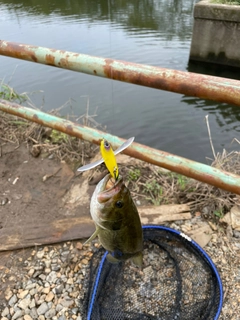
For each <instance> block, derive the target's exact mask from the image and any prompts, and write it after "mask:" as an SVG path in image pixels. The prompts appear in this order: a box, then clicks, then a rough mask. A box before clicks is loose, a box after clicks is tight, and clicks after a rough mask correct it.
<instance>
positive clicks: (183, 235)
mask: <svg viewBox="0 0 240 320" xmlns="http://www.w3.org/2000/svg"><path fill="white" fill-rule="evenodd" d="M142 228H143V229H158V230H164V231H168V232H170V233H174V234H176V235H178V236H180V237H182V238H183V239H185V240H187V241H189V242H190V243H191V244H192V245H193V246H194V247H195V248H196V249H197V250H198V251H199V252H200V253H201V254H202V255H203V256H204V257H205V259H206V260H207V261H208V263H209V265H210V267H211V269H212V271H213V274H214V275H215V276H216V279H217V283H218V286H219V292H220V296H219V305H218V310H217V312H216V315H215V317H214V319H213V320H217V319H218V318H219V316H220V312H221V310H222V305H223V285H222V280H221V277H220V275H219V272H218V270H217V268H216V266H215V264H214V263H213V261H212V259H211V258H210V257H209V255H208V254H207V253H206V251H204V250H203V248H202V247H200V246H199V244H197V243H196V242H195V241H194V240H193V239H191V238H190V237H189V236H187V235H186V234H184V233H183V232H180V231H177V230H174V229H172V228H168V227H163V226H157V225H146V226H142ZM107 254H108V251H106V252H105V253H104V255H103V257H102V259H101V261H100V264H99V267H98V270H97V277H96V280H95V284H94V289H93V293H92V296H91V298H90V306H89V309H88V315H87V320H91V314H92V309H93V305H94V301H95V297H96V292H97V288H98V284H99V279H100V275H101V272H102V268H103V265H104V262H105V260H106V257H107Z"/></svg>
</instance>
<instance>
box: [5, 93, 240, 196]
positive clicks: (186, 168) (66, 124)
mask: <svg viewBox="0 0 240 320" xmlns="http://www.w3.org/2000/svg"><path fill="white" fill-rule="evenodd" d="M0 110H2V111H4V112H7V113H10V114H13V115H16V116H18V117H22V118H24V119H27V120H30V121H34V122H36V123H39V124H41V125H43V126H47V127H50V128H53V129H56V130H59V131H61V132H64V133H67V134H69V135H71V136H74V137H77V138H80V139H83V140H87V141H89V142H91V143H95V144H98V145H99V144H100V142H101V140H102V138H103V137H104V138H105V139H107V140H108V141H109V142H110V143H111V144H112V146H113V148H114V149H116V148H117V147H119V146H120V145H121V144H122V143H123V142H124V141H125V140H123V139H121V138H119V137H116V136H112V135H110V134H109V133H105V132H102V131H99V130H96V129H93V128H89V127H86V126H82V125H79V124H76V123H73V122H71V121H69V120H65V119H61V118H58V117H56V116H53V115H51V114H47V113H44V112H42V111H39V110H34V109H30V108H26V107H23V106H21V105H18V104H16V103H10V102H8V101H5V100H2V99H0ZM123 153H125V154H127V155H129V156H131V157H134V158H137V159H139V160H143V161H146V162H148V163H152V164H154V165H157V166H159V167H162V168H166V169H168V170H171V171H173V172H177V173H180V174H182V175H185V176H187V177H190V178H194V179H196V180H199V181H202V182H205V183H208V184H210V185H213V186H215V187H218V188H221V189H224V190H227V191H230V192H233V193H236V194H239V195H240V177H239V176H237V175H235V174H232V173H229V172H225V171H223V170H220V169H216V168H213V167H210V166H207V165H205V164H202V163H199V162H195V161H192V160H189V159H185V158H182V157H179V156H176V155H173V154H170V153H167V152H164V151H160V150H156V149H153V148H149V147H147V146H145V145H142V144H139V143H135V142H134V143H133V144H132V145H131V146H130V147H128V148H127V149H125V150H124V151H123Z"/></svg>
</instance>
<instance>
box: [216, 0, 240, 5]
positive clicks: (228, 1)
mask: <svg viewBox="0 0 240 320" xmlns="http://www.w3.org/2000/svg"><path fill="white" fill-rule="evenodd" d="M211 2H212V3H219V4H230V5H240V0H235V1H231V0H212V1H211Z"/></svg>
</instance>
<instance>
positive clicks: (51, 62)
mask: <svg viewBox="0 0 240 320" xmlns="http://www.w3.org/2000/svg"><path fill="white" fill-rule="evenodd" d="M46 63H47V64H48V65H51V66H54V65H55V57H54V56H52V55H51V54H46Z"/></svg>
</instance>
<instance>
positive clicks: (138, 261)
mask: <svg viewBox="0 0 240 320" xmlns="http://www.w3.org/2000/svg"><path fill="white" fill-rule="evenodd" d="M131 261H132V262H133V263H134V264H135V265H136V266H138V267H139V268H142V265H143V255H142V252H139V253H137V254H136V255H134V256H133V257H131Z"/></svg>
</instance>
